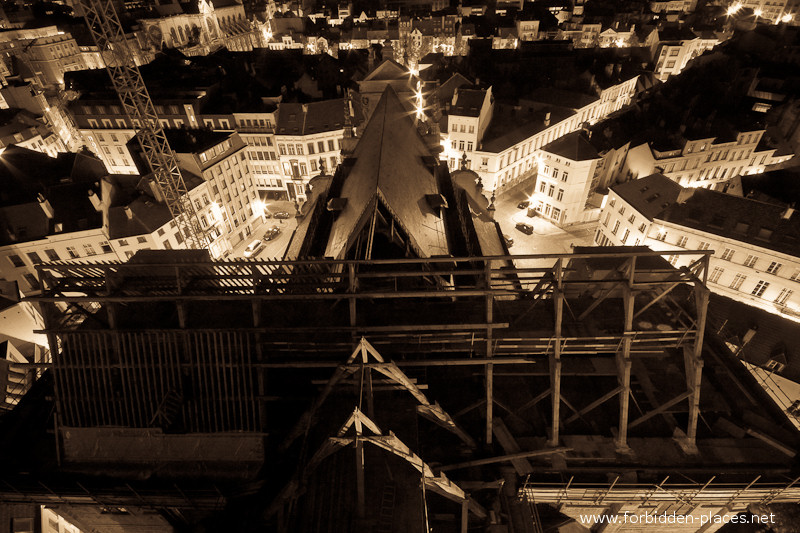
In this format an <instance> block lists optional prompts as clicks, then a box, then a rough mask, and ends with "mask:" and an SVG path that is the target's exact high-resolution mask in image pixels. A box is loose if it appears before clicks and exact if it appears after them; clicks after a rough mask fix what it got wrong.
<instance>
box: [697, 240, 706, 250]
mask: <svg viewBox="0 0 800 533" xmlns="http://www.w3.org/2000/svg"><path fill="white" fill-rule="evenodd" d="M708 246H709V244H708V243H707V242H703V241H700V246H698V247H697V249H698V250H708Z"/></svg>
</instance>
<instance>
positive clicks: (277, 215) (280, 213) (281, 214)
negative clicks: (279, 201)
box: [272, 211, 290, 219]
mask: <svg viewBox="0 0 800 533" xmlns="http://www.w3.org/2000/svg"><path fill="white" fill-rule="evenodd" d="M272 216H273V217H275V218H282V219H287V218H289V216H290V215H289V213H287V212H286V211H278V212H277V213H274V214H273V215H272Z"/></svg>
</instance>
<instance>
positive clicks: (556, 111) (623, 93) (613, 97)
mask: <svg viewBox="0 0 800 533" xmlns="http://www.w3.org/2000/svg"><path fill="white" fill-rule="evenodd" d="M637 78H638V75H634V76H632V77H630V78H629V79H626V80H624V81H622V82H620V83H616V84H614V85H610V86H608V87H606V88H605V89H600V90H599V93H600V94H599V95H598V96H594V97H593V96H588V95H578V94H577V93H569V92H568V91H558V90H554V89H553V90H544V91H542V92H541V94H539V93H537V95H535V96H534V100H535V101H533V100H532V101H531V102H529V104H528V109H529V111H530V113H529V114H528V115H527V117H526V116H525V115H522V117H524V118H522V120H519V119H518V118H517V117H516V116H515V117H514V118H513V119H512V122H515V123H516V124H515V125H513V126H508V127H503V128H500V129H501V130H502V131H501V132H500V134H499V136H497V137H494V138H491V139H489V138H479V139H477V144H476V145H475V146H476V148H475V150H474V151H473V152H470V151H469V150H467V151H466V155H467V159H468V161H469V166H470V169H471V170H473V171H475V172H476V173H478V175H479V176H480V177H481V180H482V182H483V185H484V187H486V188H487V189H488V190H496V191H497V193H498V194H502V192H503V191H504V190H507V189H508V188H509V187H511V186H513V185H515V184H517V183H520V182H521V181H524V180H526V179H528V178H530V177H533V176H534V175H535V172H536V167H537V163H536V162H537V158H536V151H537V150H539V149H540V148H542V147H543V146H545V145H547V144H549V143H551V142H553V141H555V140H556V139H558V138H560V137H562V136H564V135H566V134H568V133H571V132H574V131H577V130H579V129H581V128H582V127H583V126H584V124H585V123H594V122H596V121H599V120H602V119H603V118H605V117H607V116H608V115H609V114H611V113H613V112H615V111H618V110H619V109H621V108H622V107H623V106H624V105H627V104H628V103H629V102H630V101H631V98H632V96H633V94H634V90H635V88H636V80H637ZM570 95H572V97H570V98H569V99H568V100H569V101H570V102H573V103H569V104H567V103H566V101H565V98H566V97H568V96H570ZM460 116H463V115H459V114H458V113H457V112H456V113H454V112H453V110H451V112H450V114H449V116H448V121H453V120H456V121H458V120H459V118H458V117H460ZM464 118H467V117H464ZM489 130H492V127H491V125H490V128H489ZM445 141H446V142H447V143H450V139H449V138H446V139H445Z"/></svg>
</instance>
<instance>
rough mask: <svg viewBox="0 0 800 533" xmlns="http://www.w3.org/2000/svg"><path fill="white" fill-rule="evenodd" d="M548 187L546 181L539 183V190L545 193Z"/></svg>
mask: <svg viewBox="0 0 800 533" xmlns="http://www.w3.org/2000/svg"><path fill="white" fill-rule="evenodd" d="M546 188H547V184H546V183H545V182H541V183H539V192H541V193H543V192H544V191H545V189H546Z"/></svg>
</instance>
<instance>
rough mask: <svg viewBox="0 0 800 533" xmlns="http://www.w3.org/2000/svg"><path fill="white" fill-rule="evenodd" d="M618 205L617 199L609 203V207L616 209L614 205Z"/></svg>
mask: <svg viewBox="0 0 800 533" xmlns="http://www.w3.org/2000/svg"><path fill="white" fill-rule="evenodd" d="M616 203H617V199H616V198H612V199H611V200H609V201H608V205H609V206H610V207H614V204H616Z"/></svg>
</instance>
